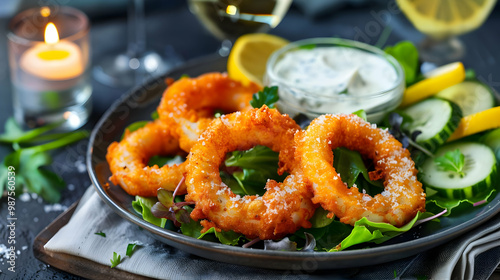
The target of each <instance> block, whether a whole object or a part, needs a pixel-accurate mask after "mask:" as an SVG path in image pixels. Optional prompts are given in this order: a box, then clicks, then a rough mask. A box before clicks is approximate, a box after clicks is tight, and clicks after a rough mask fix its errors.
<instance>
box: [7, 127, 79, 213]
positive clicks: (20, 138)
mask: <svg viewBox="0 0 500 280" xmlns="http://www.w3.org/2000/svg"><path fill="white" fill-rule="evenodd" d="M61 123H62V122H58V123H54V124H49V125H46V126H43V127H40V128H36V129H32V130H29V131H23V130H22V129H21V128H20V127H19V125H18V124H17V123H16V122H15V121H14V119H13V118H9V119H8V120H7V122H6V123H5V131H4V133H3V134H1V135H0V142H3V143H9V144H12V147H13V148H14V151H13V152H12V153H11V154H9V155H7V156H6V157H5V158H4V159H3V161H2V163H1V165H0V166H1V168H0V191H3V189H4V188H5V187H6V186H7V183H8V182H7V170H8V169H7V168H8V167H10V166H12V167H13V168H14V169H15V170H16V184H15V190H14V192H15V193H16V194H20V193H21V192H22V191H24V190H25V189H26V190H28V191H29V192H32V193H36V194H39V195H40V196H41V197H42V198H43V199H45V200H46V201H48V202H50V203H55V202H58V201H59V199H60V197H61V194H60V191H61V189H63V188H64V185H65V184H64V181H63V180H62V178H61V177H60V176H58V175H57V174H55V173H54V172H51V171H49V170H47V169H46V168H45V167H46V166H48V165H50V164H51V163H52V158H51V157H50V155H49V154H48V153H47V152H48V151H50V150H54V149H57V148H60V147H63V146H65V145H68V144H71V143H73V142H76V141H78V140H81V139H83V138H86V137H88V132H87V131H76V132H71V133H58V134H45V133H47V132H49V131H51V130H53V129H54V128H56V127H58V126H60V125H61ZM48 140H50V142H46V141H48ZM38 142H43V143H42V144H39V145H35V146H28V147H21V145H20V144H27V143H31V144H32V143H38ZM25 146H26V145H25ZM22 187H24V188H22Z"/></svg>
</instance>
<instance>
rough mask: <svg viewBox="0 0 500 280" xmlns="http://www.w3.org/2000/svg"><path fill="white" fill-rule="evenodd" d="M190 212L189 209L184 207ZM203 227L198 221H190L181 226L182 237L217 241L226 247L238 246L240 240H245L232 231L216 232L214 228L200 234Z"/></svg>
mask: <svg viewBox="0 0 500 280" xmlns="http://www.w3.org/2000/svg"><path fill="white" fill-rule="evenodd" d="M186 208H187V209H189V210H188V211H189V212H191V211H192V208H191V207H186ZM202 229H203V226H202V225H201V224H200V222H199V221H194V220H191V221H190V222H189V223H183V224H181V232H182V234H184V235H187V236H191V237H193V238H196V239H203V240H208V241H219V242H220V243H222V244H226V245H238V243H239V242H240V240H246V238H245V236H244V235H242V234H240V233H236V232H234V231H223V230H221V231H220V232H218V231H216V230H215V228H214V227H212V228H210V229H209V230H207V231H206V232H204V233H201V230H202Z"/></svg>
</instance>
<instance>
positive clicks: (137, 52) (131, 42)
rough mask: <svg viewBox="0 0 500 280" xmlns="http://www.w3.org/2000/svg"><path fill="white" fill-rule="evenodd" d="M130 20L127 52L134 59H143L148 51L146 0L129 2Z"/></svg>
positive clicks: (130, 0)
mask: <svg viewBox="0 0 500 280" xmlns="http://www.w3.org/2000/svg"><path fill="white" fill-rule="evenodd" d="M128 18H129V20H128V24H129V26H128V30H129V34H128V46H127V52H128V53H129V56H130V57H132V58H137V57H141V56H142V54H144V52H145V50H146V32H145V29H146V28H145V24H144V0H129V5H128Z"/></svg>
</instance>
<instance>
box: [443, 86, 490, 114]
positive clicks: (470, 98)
mask: <svg viewBox="0 0 500 280" xmlns="http://www.w3.org/2000/svg"><path fill="white" fill-rule="evenodd" d="M436 96H437V97H441V98H444V99H447V100H450V101H453V102H455V103H456V104H457V105H458V106H459V107H460V109H462V114H463V115H464V116H468V115H472V114H474V113H477V112H481V111H484V110H486V109H489V108H492V107H494V106H495V98H494V93H493V90H492V89H491V88H490V87H489V86H487V85H485V84H483V83H481V82H479V81H464V82H461V83H460V84H456V85H454V86H451V87H449V88H447V89H445V90H442V91H440V92H438V93H437V94H436Z"/></svg>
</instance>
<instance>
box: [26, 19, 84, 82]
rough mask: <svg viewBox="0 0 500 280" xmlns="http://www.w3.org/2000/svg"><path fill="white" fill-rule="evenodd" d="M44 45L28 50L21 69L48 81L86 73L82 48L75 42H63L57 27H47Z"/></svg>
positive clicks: (48, 25) (52, 25) (51, 24)
mask: <svg viewBox="0 0 500 280" xmlns="http://www.w3.org/2000/svg"><path fill="white" fill-rule="evenodd" d="M44 41H45V42H44V43H38V44H37V45H35V46H34V47H32V48H30V49H28V50H27V51H26V52H25V53H24V54H23V55H22V57H21V59H20V62H19V63H20V67H21V69H23V70H24V71H25V72H27V73H30V74H31V75H33V76H36V77H39V78H42V79H46V80H52V81H57V80H67V79H72V78H76V77H78V76H79V75H81V74H82V73H83V71H84V61H83V58H82V52H81V50H80V48H79V47H78V46H77V45H76V44H75V43H73V42H70V41H65V40H61V41H59V34H58V33H57V29H56V27H55V25H54V24H53V23H51V22H49V23H48V24H47V26H46V27H45V34H44Z"/></svg>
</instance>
